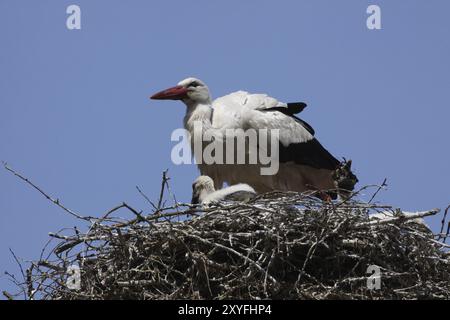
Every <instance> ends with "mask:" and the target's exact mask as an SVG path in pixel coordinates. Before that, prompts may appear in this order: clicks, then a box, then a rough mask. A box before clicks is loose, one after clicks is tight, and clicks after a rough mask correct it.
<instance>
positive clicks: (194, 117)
mask: <svg viewBox="0 0 450 320" xmlns="http://www.w3.org/2000/svg"><path fill="white" fill-rule="evenodd" d="M185 103H186V102H185ZM186 105H187V111H186V115H185V116H184V128H185V129H186V130H188V131H189V133H191V134H193V132H194V124H195V123H196V122H201V124H202V128H203V130H208V129H210V128H211V127H212V123H211V121H212V119H211V118H212V107H211V104H210V103H209V104H201V103H196V104H188V103H186Z"/></svg>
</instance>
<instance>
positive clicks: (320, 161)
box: [280, 138, 339, 170]
mask: <svg viewBox="0 0 450 320" xmlns="http://www.w3.org/2000/svg"><path fill="white" fill-rule="evenodd" d="M280 162H281V163H284V162H294V163H297V164H302V165H307V166H310V167H313V168H317V169H327V170H335V169H336V168H337V167H338V166H339V160H337V159H336V158H335V157H333V155H332V154H331V153H329V152H328V150H327V149H325V148H324V147H323V146H322V145H321V144H320V142H319V141H318V140H317V139H316V138H313V139H312V140H309V141H307V142H301V143H291V144H290V145H288V146H287V147H286V146H284V145H283V144H282V143H280Z"/></svg>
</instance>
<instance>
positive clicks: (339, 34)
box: [0, 0, 450, 290]
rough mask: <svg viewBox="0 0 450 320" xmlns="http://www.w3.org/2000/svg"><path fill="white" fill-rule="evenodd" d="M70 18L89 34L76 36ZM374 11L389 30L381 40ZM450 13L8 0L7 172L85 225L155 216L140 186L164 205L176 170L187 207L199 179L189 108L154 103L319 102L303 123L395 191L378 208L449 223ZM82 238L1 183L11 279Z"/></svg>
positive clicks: (10, 182)
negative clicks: (182, 147) (182, 131)
mask: <svg viewBox="0 0 450 320" xmlns="http://www.w3.org/2000/svg"><path fill="white" fill-rule="evenodd" d="M70 4H77V5H79V6H80V7H81V12H82V17H81V19H82V29H81V30H68V29H67V28H66V18H67V14H66V8H67V6H69V5H70ZM369 4H377V5H379V6H380V7H381V12H382V30H375V31H373V30H372V31H371V30H368V29H367V27H366V19H367V14H366V8H367V6H368V5H369ZM449 13H450V2H449V1H447V0H431V1H425V0H421V1H419V0H408V1H406V0H402V1H382V0H372V1H362V0H345V1H333V0H328V1H325V0H304V1H298V0H296V1H245V2H244V1H237V0H231V1H222V2H220V3H219V2H218V1H214V2H213V1H207V0H196V1H137V0H135V1H127V2H125V1H118V0H117V1H113V0H108V1H105V0H96V1H87V0H78V1H75V0H72V1H62V0H58V1H57V0H53V1H50V0H40V1H31V0H30V1H21V0H15V1H12V0H0V41H1V47H0V48H1V49H0V111H1V113H0V160H4V161H7V162H8V163H9V164H10V165H11V166H12V167H13V168H15V169H16V170H18V171H21V172H22V173H24V174H25V175H26V176H27V177H29V178H31V179H32V180H33V181H34V182H35V183H37V184H38V185H39V186H41V187H42V188H43V189H44V190H46V191H47V192H48V193H49V194H51V195H53V196H55V197H57V198H59V199H61V201H63V202H64V204H66V205H67V206H68V207H70V208H72V209H74V210H76V211H78V212H81V213H83V214H86V215H100V214H102V213H104V212H105V211H107V210H108V209H109V208H111V207H113V206H115V205H117V204H119V203H120V202H122V201H126V202H128V203H129V204H131V205H133V206H135V207H137V208H142V209H146V210H148V209H150V208H148V205H147V204H146V202H145V200H143V199H142V197H140V195H139V194H138V193H137V191H136V189H135V186H136V185H139V186H140V187H141V188H142V189H143V190H144V191H145V193H146V194H148V195H149V196H150V197H151V198H153V199H156V197H157V194H158V192H159V187H160V176H161V172H162V171H163V170H164V169H169V175H170V176H171V178H172V179H171V186H172V190H173V192H174V193H175V194H176V196H177V198H178V199H179V200H181V201H188V200H189V199H190V196H191V183H192V181H193V180H194V179H195V177H196V176H197V174H198V172H197V169H196V167H195V166H193V165H191V166H187V165H184V166H175V165H173V164H172V163H171V160H170V151H171V148H172V147H173V145H174V143H172V142H171V141H170V134H171V132H172V131H173V130H174V129H175V128H179V127H181V125H182V118H183V115H184V111H185V109H184V106H183V105H182V104H181V103H179V102H161V101H150V100H149V99H148V97H149V96H150V95H151V94H152V93H154V92H156V91H158V90H160V89H164V88H166V87H168V86H171V85H174V84H176V83H177V82H178V81H179V80H181V79H183V78H186V77H188V76H196V77H199V78H200V79H202V80H204V81H205V82H206V83H207V84H208V85H209V87H210V90H211V92H212V94H213V95H214V96H215V97H217V96H221V95H224V94H227V93H229V92H231V91H235V90H239V89H244V90H247V91H251V92H265V93H268V94H270V95H272V96H274V97H276V98H278V99H280V100H282V101H305V102H307V103H308V108H307V109H306V110H305V111H304V112H303V113H302V118H303V119H305V120H306V121H308V122H309V123H310V124H311V125H312V126H313V127H314V128H315V130H316V133H317V134H316V136H317V137H318V138H319V140H320V141H321V142H322V143H323V144H324V145H325V146H326V148H327V149H328V150H329V151H330V152H332V153H333V154H334V155H335V156H338V157H342V156H345V157H347V158H351V159H353V162H354V169H355V171H356V173H357V174H358V177H359V180H360V186H361V185H365V184H375V183H381V181H383V179H384V178H387V179H388V184H389V188H388V191H384V192H383V193H382V194H380V196H379V197H378V200H379V201H381V202H385V203H389V204H392V205H394V206H398V207H401V208H403V209H405V210H410V211H416V210H426V209H431V208H435V207H439V208H445V207H446V206H447V205H448V204H449V203H450V187H449V181H450V179H449V178H450V172H449V169H448V167H449V159H450V150H449V149H450V148H449V142H448V138H449V136H450V132H449V129H448V125H449V121H450V111H449V101H450V90H449V88H450V80H449V74H450V59H449V57H450V37H449V35H450V24H449V23H448V15H449ZM427 222H428V223H429V224H430V225H431V226H432V227H433V229H434V230H437V229H438V227H439V226H440V220H439V218H432V219H428V220H427ZM76 224H78V222H77V221H75V220H74V219H72V218H71V217H70V216H68V215H67V214H65V213H64V212H62V211H61V210H60V209H58V208H56V207H55V206H52V204H51V203H50V202H48V201H47V200H45V199H44V198H43V197H42V196H41V195H39V194H38V193H37V192H35V191H34V190H32V189H31V188H29V187H28V186H27V185H25V184H24V183H22V182H21V181H19V180H18V179H17V178H15V177H13V176H12V175H11V174H10V173H8V172H6V171H5V170H0V272H1V273H3V271H4V270H8V271H11V272H13V273H17V272H18V269H17V267H16V265H15V264H14V262H13V260H12V257H11V255H10V254H9V251H8V248H12V249H13V250H14V251H15V252H16V254H17V255H18V256H20V257H22V258H25V259H36V258H37V257H38V256H39V254H40V250H41V248H42V247H43V245H44V244H45V242H46V241H47V239H48V237H47V234H48V232H52V231H57V230H59V229H61V228H62V227H71V226H73V225H76ZM0 289H1V290H5V289H6V290H12V286H11V285H10V284H9V282H8V281H7V279H6V278H5V277H4V276H3V275H0Z"/></svg>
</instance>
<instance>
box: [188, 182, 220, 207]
mask: <svg viewBox="0 0 450 320" xmlns="http://www.w3.org/2000/svg"><path fill="white" fill-rule="evenodd" d="M214 191H216V189H215V188H214V182H213V180H212V179H211V178H210V177H208V176H200V177H198V178H197V179H196V180H195V181H194V183H193V184H192V201H191V203H193V204H197V203H202V202H203V199H205V197H206V196H208V195H209V194H211V193H213V192H214Z"/></svg>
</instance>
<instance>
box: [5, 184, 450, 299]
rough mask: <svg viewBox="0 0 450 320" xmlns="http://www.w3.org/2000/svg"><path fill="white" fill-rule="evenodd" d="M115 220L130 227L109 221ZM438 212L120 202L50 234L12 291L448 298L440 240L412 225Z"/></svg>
mask: <svg viewBox="0 0 450 320" xmlns="http://www.w3.org/2000/svg"><path fill="white" fill-rule="evenodd" d="M159 205H161V203H160V204H159ZM121 210H128V212H130V214H132V215H133V217H132V218H129V219H125V218H119V217H114V215H115V214H118V213H119V212H122V211H121ZM438 211H439V210H431V211H427V212H422V213H416V214H411V215H408V214H405V213H403V212H401V211H400V210H398V209H395V208H392V207H390V206H382V205H376V204H372V203H370V202H361V201H356V200H354V197H353V198H349V199H347V200H345V201H336V202H323V201H321V200H319V199H317V198H315V197H313V196H312V195H311V194H306V193H305V194H299V193H269V194H264V195H261V196H258V197H257V198H256V199H253V200H252V201H250V202H248V203H233V202H229V203H220V204H213V205H211V206H208V207H206V208H201V207H193V206H192V205H189V204H179V203H176V204H175V205H174V206H171V207H167V208H162V209H158V206H155V209H154V210H153V212H152V213H151V214H148V215H146V214H143V213H142V212H138V211H136V210H135V209H133V208H131V207H130V206H128V205H127V204H125V203H124V204H122V205H120V206H118V207H116V208H114V209H112V210H110V211H109V212H108V213H107V214H105V215H104V216H103V217H101V218H92V217H86V218H82V220H83V221H85V222H88V223H87V224H86V227H87V231H84V232H82V231H80V230H79V229H78V228H74V229H65V230H62V231H61V232H59V233H54V234H53V233H52V234H50V236H51V238H52V240H53V241H50V242H49V244H48V246H47V248H46V249H45V250H43V254H42V256H41V258H40V260H39V261H34V262H31V264H30V266H29V268H28V269H26V272H24V281H23V282H20V283H19V281H17V284H18V285H19V286H21V288H22V293H23V294H25V296H26V297H27V298H32V299H449V298H450V255H449V252H448V249H447V248H448V247H449V245H447V244H445V240H446V239H447V237H448V230H447V233H446V234H444V233H442V230H443V229H442V230H441V233H440V234H438V235H433V233H432V232H431V231H430V230H429V229H428V228H427V227H426V226H425V225H424V224H423V223H422V222H421V221H420V220H421V219H420V218H421V217H424V216H428V215H434V214H436V213H437V212H438ZM375 212H384V213H389V214H388V215H387V216H386V218H382V219H380V220H377V219H375V220H374V219H369V214H371V213H375ZM446 213H447V212H445V214H446ZM444 221H445V216H444V219H443V222H442V227H444ZM55 241H56V244H55ZM44 253H45V254H44ZM74 265H75V266H78V267H79V270H80V273H79V275H80V277H79V279H80V281H79V285H80V286H79V287H76V288H74V287H73V285H74V284H75V285H76V280H74V279H76V278H74V274H71V272H68V270H70V269H71V268H70V266H72V267H73V266H74ZM72 269H73V268H72ZM372 272H375V273H373V274H372ZM70 281H73V283H72V286H70V285H69V284H70ZM70 288H71V289H70ZM6 294H7V295H8V296H9V297H11V295H10V294H8V293H5V295H6Z"/></svg>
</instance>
